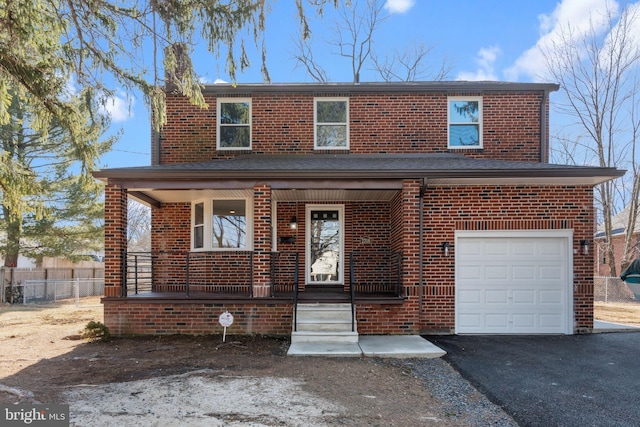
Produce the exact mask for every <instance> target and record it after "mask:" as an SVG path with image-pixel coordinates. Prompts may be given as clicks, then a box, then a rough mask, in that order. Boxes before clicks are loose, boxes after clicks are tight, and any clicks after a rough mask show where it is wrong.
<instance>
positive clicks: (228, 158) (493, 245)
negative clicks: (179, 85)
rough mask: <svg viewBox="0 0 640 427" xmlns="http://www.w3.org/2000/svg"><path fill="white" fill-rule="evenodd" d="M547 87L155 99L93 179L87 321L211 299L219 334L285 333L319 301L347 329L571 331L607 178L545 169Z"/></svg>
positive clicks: (186, 309)
mask: <svg viewBox="0 0 640 427" xmlns="http://www.w3.org/2000/svg"><path fill="white" fill-rule="evenodd" d="M557 89H558V86H557V85H555V84H529V83H501V82H426V83H418V82H411V83H361V84H251V85H242V84H241V85H237V86H232V85H227V84H222V85H211V86H207V87H206V88H205V89H204V96H205V100H206V102H207V103H208V105H209V108H208V109H198V108H195V107H192V106H191V105H190V104H189V103H188V102H187V100H186V99H185V98H183V97H181V96H178V95H174V94H171V93H168V95H167V124H166V126H165V127H164V128H163V129H162V132H161V133H160V134H157V135H154V137H153V138H152V162H151V163H152V164H151V165H150V166H142V167H132V168H114V169H106V170H102V171H98V172H96V173H95V176H96V177H97V178H99V179H102V180H103V181H104V182H105V183H106V191H105V201H106V210H105V255H106V267H105V276H106V278H105V280H106V282H105V297H104V299H103V304H104V313H105V323H106V325H107V326H109V328H110V329H111V330H112V331H113V332H114V333H116V334H125V333H136V334H166V333H188V334H203V333H212V332H219V331H220V330H221V328H220V325H219V324H218V316H219V315H220V314H221V313H223V312H225V311H228V312H229V313H231V314H233V316H234V319H235V322H234V324H233V326H232V330H231V331H232V333H261V334H262V333H264V334H286V335H288V334H291V333H292V330H296V331H297V327H298V323H299V320H298V317H297V316H298V307H299V305H301V304H306V303H314V304H316V303H317V304H320V303H323V304H324V303H328V302H334V303H340V304H347V305H349V306H351V307H352V315H351V319H352V330H354V331H356V333H359V334H416V333H565V334H571V333H583V332H589V331H590V330H591V329H592V327H593V263H594V255H593V251H591V252H589V253H588V254H585V253H584V252H583V251H582V250H581V247H582V245H583V244H584V242H590V241H591V240H592V239H593V230H594V208H593V186H594V185H596V184H598V183H600V182H604V181H607V180H610V179H614V178H616V177H619V176H621V175H622V174H623V171H620V170H617V169H610V168H599V167H576V166H564V165H553V164H549V163H548V162H547V159H548V151H549V147H548V112H549V107H548V105H549V99H548V97H549V94H550V92H553V91H556V90H557ZM128 197H133V198H135V199H137V200H139V201H142V202H144V203H146V204H148V205H149V206H151V207H152V252H151V254H129V253H127V248H126V243H125V242H126V236H125V233H126V217H127V212H126V206H127V198H128ZM145 256H146V257H147V258H145ZM143 259H148V260H149V262H147V263H145V262H142V261H141V260H143ZM141 265H145V266H146V267H145V268H147V270H146V271H147V273H146V274H147V275H148V276H146V277H150V279H149V280H148V281H147V284H145V285H143V284H141V283H139V281H140V282H141V279H140V277H142V275H143V274H144V272H143V271H142V268H141ZM149 272H150V275H149ZM330 321H331V320H329V319H327V320H326V322H327V323H329V322H330Z"/></svg>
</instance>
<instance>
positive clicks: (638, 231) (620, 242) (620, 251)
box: [594, 206, 640, 276]
mask: <svg viewBox="0 0 640 427" xmlns="http://www.w3.org/2000/svg"><path fill="white" fill-rule="evenodd" d="M628 224H629V206H627V207H625V208H624V209H623V210H621V211H620V212H618V214H617V215H615V216H614V217H612V218H611V228H612V230H613V233H612V236H611V242H610V244H611V245H612V247H613V256H614V258H615V262H616V275H617V276H620V274H621V273H622V271H623V270H624V269H625V268H626V267H627V266H626V265H625V266H622V258H623V257H624V240H625V238H626V233H627V225H628ZM639 236H640V217H638V219H636V223H635V227H634V233H633V237H632V240H631V244H630V245H629V250H630V253H629V257H628V260H629V262H631V261H633V260H635V259H636V258H638V257H640V247H639V244H640V240H639ZM594 241H595V250H596V260H595V275H596V276H611V268H610V267H609V260H608V259H607V249H608V248H607V246H608V244H609V241H608V240H607V238H606V233H605V231H604V225H600V226H598V229H597V231H596V236H595V239H594Z"/></svg>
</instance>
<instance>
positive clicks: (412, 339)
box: [287, 335, 446, 359]
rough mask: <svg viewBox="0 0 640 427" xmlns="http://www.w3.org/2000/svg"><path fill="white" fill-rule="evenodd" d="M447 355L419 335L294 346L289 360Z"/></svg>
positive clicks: (370, 336) (403, 357)
mask: <svg viewBox="0 0 640 427" xmlns="http://www.w3.org/2000/svg"><path fill="white" fill-rule="evenodd" d="M445 354H446V352H445V351H444V350H442V349H440V348H439V347H436V346H435V345H433V344H432V343H430V342H429V341H427V340H426V339H424V338H422V337H421V336H419V335H360V337H359V340H358V342H357V343H318V342H315V343H313V342H311V343H310V342H307V343H294V344H291V346H290V347H289V351H288V352H287V355H288V356H328V357H362V356H365V357H389V358H400V359H409V358H420V359H433V358H436V357H442V356H444V355H445Z"/></svg>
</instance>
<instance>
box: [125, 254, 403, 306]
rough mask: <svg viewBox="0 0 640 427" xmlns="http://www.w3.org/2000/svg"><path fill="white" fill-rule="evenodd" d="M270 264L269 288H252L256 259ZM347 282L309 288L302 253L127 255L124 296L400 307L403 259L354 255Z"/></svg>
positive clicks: (350, 262) (378, 255)
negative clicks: (267, 300)
mask: <svg viewBox="0 0 640 427" xmlns="http://www.w3.org/2000/svg"><path fill="white" fill-rule="evenodd" d="M265 257H266V258H267V259H266V261H268V265H269V271H268V276H269V288H268V291H267V292H264V290H262V289H261V290H260V291H259V292H257V291H256V290H255V287H254V282H255V281H254V276H255V274H256V262H255V260H256V259H257V258H259V259H261V260H262V261H263V262H264V261H265ZM347 259H348V266H347V270H346V274H345V283H344V284H306V283H305V281H304V277H302V275H301V263H302V262H303V256H302V255H301V254H300V253H298V252H282V251H280V252H269V253H267V254H264V253H256V252H255V251H212V252H144V253H143V252H124V253H123V254H122V265H123V272H122V276H121V277H122V283H121V287H120V295H119V297H120V298H136V299H154V300H164V301H166V300H211V301H215V300H220V301H226V302H229V301H238V302H241V301H247V300H252V299H255V298H268V299H269V300H271V301H274V302H275V301H276V300H278V301H282V302H296V301H301V302H350V301H351V300H352V299H353V300H354V302H356V303H358V302H373V301H378V302H379V303H388V304H401V303H402V301H403V300H404V295H403V291H402V273H401V271H402V256H401V254H400V253H399V252H394V251H382V250H381V251H352V252H350V253H349V254H348V256H347Z"/></svg>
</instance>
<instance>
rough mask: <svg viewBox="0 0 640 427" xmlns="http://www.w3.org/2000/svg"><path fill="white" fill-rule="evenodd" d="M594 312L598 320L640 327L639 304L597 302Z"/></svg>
mask: <svg viewBox="0 0 640 427" xmlns="http://www.w3.org/2000/svg"><path fill="white" fill-rule="evenodd" d="M593 311H594V313H593V315H594V317H595V318H596V319H597V320H606V321H607V322H614V323H623V324H625V325H632V326H640V303H639V302H609V303H604V302H596V303H595V306H594V310H593Z"/></svg>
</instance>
